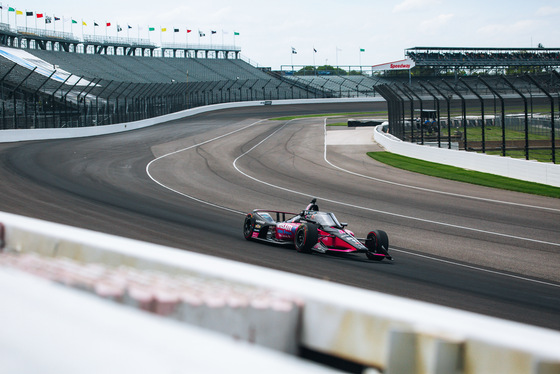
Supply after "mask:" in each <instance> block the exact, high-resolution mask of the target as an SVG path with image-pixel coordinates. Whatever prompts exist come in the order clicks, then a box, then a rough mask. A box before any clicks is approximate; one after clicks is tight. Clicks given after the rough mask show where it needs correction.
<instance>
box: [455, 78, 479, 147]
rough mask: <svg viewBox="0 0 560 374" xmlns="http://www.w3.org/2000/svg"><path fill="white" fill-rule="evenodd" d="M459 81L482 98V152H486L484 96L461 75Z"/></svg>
mask: <svg viewBox="0 0 560 374" xmlns="http://www.w3.org/2000/svg"><path fill="white" fill-rule="evenodd" d="M459 81H460V82H461V83H463V84H464V85H465V87H467V89H468V90H469V91H471V92H472V93H474V95H475V96H476V97H477V98H478V100H480V115H481V117H482V123H481V129H482V153H486V136H485V131H484V128H485V126H486V125H485V123H484V99H483V98H482V96H480V94H479V93H478V92H476V91H475V90H473V89H472V87H471V86H470V85H469V84H468V83H467V82H465V80H464V79H463V78H461V77H459Z"/></svg>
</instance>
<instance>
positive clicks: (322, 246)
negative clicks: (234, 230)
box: [243, 199, 393, 261]
mask: <svg viewBox="0 0 560 374" xmlns="http://www.w3.org/2000/svg"><path fill="white" fill-rule="evenodd" d="M286 218H287V219H286ZM347 225H348V224H347V223H340V222H339V221H338V220H337V219H336V217H335V215H334V214H333V213H331V212H322V211H319V207H318V206H317V199H313V200H311V203H309V205H308V206H307V207H306V208H305V209H304V210H303V211H301V213H299V214H297V213H290V212H283V211H276V210H265V209H255V210H253V211H252V212H251V213H249V214H247V215H246V216H245V221H244V223H243V236H244V237H245V239H247V240H256V241H264V242H268V243H274V244H285V245H294V246H295V248H296V250H297V251H298V252H301V253H313V252H318V253H327V252H342V253H350V252H359V253H365V254H366V256H367V258H368V259H370V260H373V261H382V260H384V259H387V260H391V261H392V260H393V258H392V257H391V256H390V255H389V237H388V236H387V233H386V232H385V231H382V230H372V231H370V232H369V233H368V234H367V236H366V237H365V238H363V239H359V238H356V236H355V235H354V233H353V232H352V231H350V230H348V229H347V228H346V226H347Z"/></svg>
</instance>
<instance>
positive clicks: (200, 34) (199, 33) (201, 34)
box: [198, 30, 206, 36]
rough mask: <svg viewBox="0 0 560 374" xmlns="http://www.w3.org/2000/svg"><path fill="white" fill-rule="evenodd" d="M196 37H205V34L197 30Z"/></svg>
mask: <svg viewBox="0 0 560 374" xmlns="http://www.w3.org/2000/svg"><path fill="white" fill-rule="evenodd" d="M198 36H206V34H205V33H203V32H202V31H200V30H198Z"/></svg>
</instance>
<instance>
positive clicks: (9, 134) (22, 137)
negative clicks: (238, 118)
mask: <svg viewBox="0 0 560 374" xmlns="http://www.w3.org/2000/svg"><path fill="white" fill-rule="evenodd" d="M374 101H384V99H383V98H381V97H374V98H364V97H356V98H347V99H294V100H270V101H241V102H234V103H223V104H213V105H207V106H202V107H197V108H192V109H187V110H183V111H180V112H176V113H171V114H166V115H163V116H159V117H154V118H148V119H144V120H140V121H134V122H127V123H120V124H115V125H105V126H91V127H73V128H64V129H25V130H23V129H22V130H0V143H8V142H21V141H28V140H48V139H67V138H79V137H86V136H95V135H105V134H114V133H118V132H123V131H130V130H136V129H140V128H144V127H148V126H153V125H157V124H159V123H164V122H168V121H173V120H176V119H180V118H185V117H190V116H194V115H197V114H201V113H206V112H211V111H215V110H221V109H231V108H242V107H252V106H262V105H294V104H320V103H323V104H328V103H342V102H374Z"/></svg>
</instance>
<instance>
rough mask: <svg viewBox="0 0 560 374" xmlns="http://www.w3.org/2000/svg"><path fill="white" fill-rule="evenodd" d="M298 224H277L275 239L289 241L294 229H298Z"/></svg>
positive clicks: (294, 231)
mask: <svg viewBox="0 0 560 374" xmlns="http://www.w3.org/2000/svg"><path fill="white" fill-rule="evenodd" d="M298 226H299V224H297V223H286V222H283V223H279V224H278V225H276V238H278V239H290V238H293V237H294V235H295V233H296V229H297V228H298Z"/></svg>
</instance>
